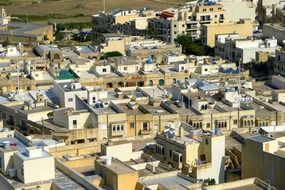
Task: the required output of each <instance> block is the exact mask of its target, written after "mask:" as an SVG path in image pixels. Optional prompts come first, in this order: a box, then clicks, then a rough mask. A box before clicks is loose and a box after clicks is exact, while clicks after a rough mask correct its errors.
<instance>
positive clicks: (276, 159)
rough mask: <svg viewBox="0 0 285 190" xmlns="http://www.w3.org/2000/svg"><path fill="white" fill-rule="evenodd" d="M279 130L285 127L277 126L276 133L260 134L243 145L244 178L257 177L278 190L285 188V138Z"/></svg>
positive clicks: (248, 139)
mask: <svg viewBox="0 0 285 190" xmlns="http://www.w3.org/2000/svg"><path fill="white" fill-rule="evenodd" d="M279 128H284V127H278V126H276V127H275V129H273V130H274V131H271V132H269V133H268V132H267V134H269V135H267V136H266V135H260V134H258V135H255V136H252V137H249V138H247V139H246V140H245V143H244V144H243V145H242V169H241V171H242V178H248V177H252V176H257V177H258V178H260V179H262V180H266V181H268V182H269V183H270V185H272V186H274V187H276V188H277V189H283V188H284V185H285V184H284V180H283V178H284V177H283V175H284V172H283V171H284V169H283V166H284V164H283V162H284V148H283V146H282V145H283V143H284V141H283V137H284V136H283V135H281V133H282V130H281V131H279V130H280V129H279ZM283 130H284V129H283ZM278 134H279V136H278ZM278 144H279V145H278Z"/></svg>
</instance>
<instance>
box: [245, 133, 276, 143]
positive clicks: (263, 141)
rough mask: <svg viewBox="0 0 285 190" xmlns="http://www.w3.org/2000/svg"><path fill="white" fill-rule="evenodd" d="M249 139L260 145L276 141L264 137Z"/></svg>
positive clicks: (257, 136)
mask: <svg viewBox="0 0 285 190" xmlns="http://www.w3.org/2000/svg"><path fill="white" fill-rule="evenodd" d="M248 139H250V140H252V141H256V142H259V143H266V142H270V141H272V140H274V139H272V138H270V137H266V136H264V135H255V136H252V137H249V138H248Z"/></svg>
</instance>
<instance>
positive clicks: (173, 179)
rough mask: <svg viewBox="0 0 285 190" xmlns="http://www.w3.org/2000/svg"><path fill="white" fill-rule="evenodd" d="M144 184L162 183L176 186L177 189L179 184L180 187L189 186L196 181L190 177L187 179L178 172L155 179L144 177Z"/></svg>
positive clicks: (167, 185)
mask: <svg viewBox="0 0 285 190" xmlns="http://www.w3.org/2000/svg"><path fill="white" fill-rule="evenodd" d="M142 184H144V185H145V186H151V185H156V184H161V185H163V186H165V187H176V189H177V188H178V187H179V186H180V187H183V186H184V187H185V186H186V187H187V186H190V185H192V184H194V183H193V182H192V181H190V179H189V180H187V179H186V178H184V177H181V176H179V175H178V174H176V175H171V176H165V177H157V178H154V179H144V180H143V181H142ZM177 186H178V187H177ZM180 189H181V188H180Z"/></svg>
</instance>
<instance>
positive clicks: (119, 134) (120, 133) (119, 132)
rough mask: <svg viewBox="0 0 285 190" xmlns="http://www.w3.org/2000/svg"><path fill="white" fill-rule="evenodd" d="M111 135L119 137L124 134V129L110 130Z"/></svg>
mask: <svg viewBox="0 0 285 190" xmlns="http://www.w3.org/2000/svg"><path fill="white" fill-rule="evenodd" d="M111 136H112V137H121V136H124V131H111Z"/></svg>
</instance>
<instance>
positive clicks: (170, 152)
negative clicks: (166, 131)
mask: <svg viewBox="0 0 285 190" xmlns="http://www.w3.org/2000/svg"><path fill="white" fill-rule="evenodd" d="M169 157H170V158H171V157H172V150H169Z"/></svg>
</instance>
